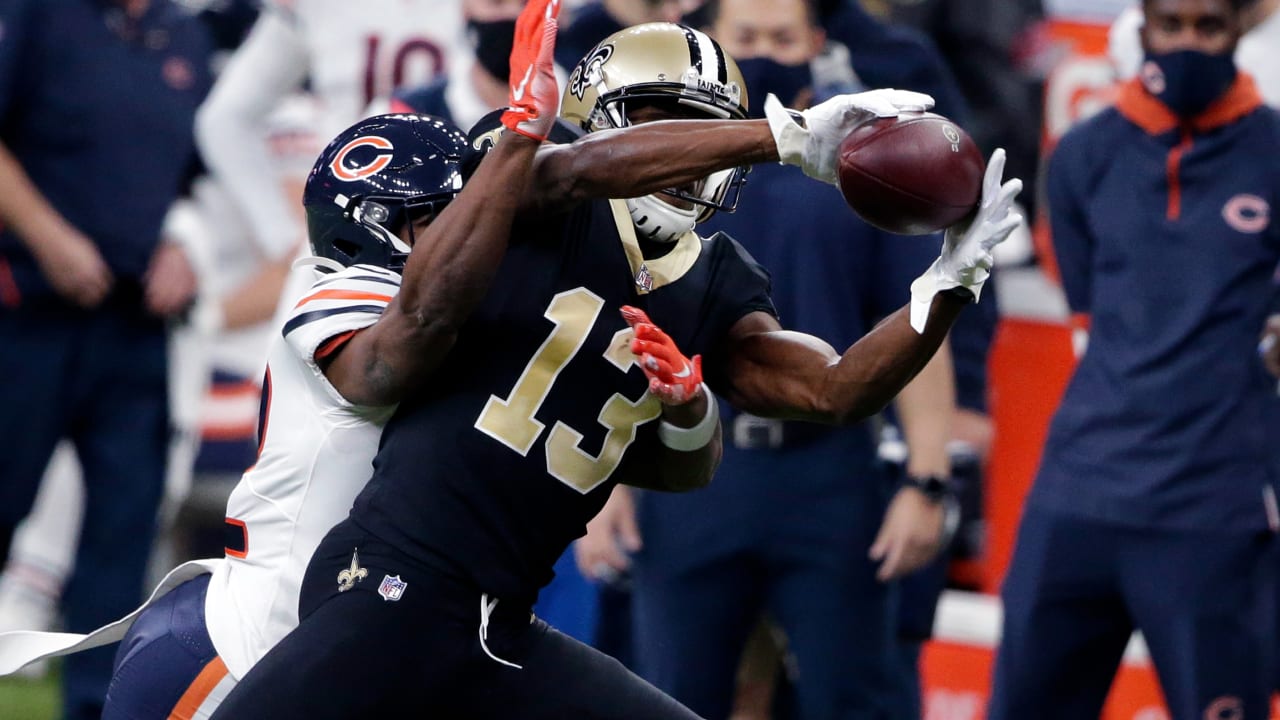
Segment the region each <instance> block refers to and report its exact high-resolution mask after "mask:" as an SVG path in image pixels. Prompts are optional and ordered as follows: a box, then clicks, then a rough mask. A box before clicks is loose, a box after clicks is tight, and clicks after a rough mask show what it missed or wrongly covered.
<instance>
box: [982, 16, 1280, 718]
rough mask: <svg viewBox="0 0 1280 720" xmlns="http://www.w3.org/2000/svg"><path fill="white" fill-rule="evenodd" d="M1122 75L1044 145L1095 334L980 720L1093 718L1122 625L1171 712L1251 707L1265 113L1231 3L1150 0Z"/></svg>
mask: <svg viewBox="0 0 1280 720" xmlns="http://www.w3.org/2000/svg"><path fill="white" fill-rule="evenodd" d="M1143 14H1144V23H1143V28H1142V31H1141V33H1142V47H1143V53H1144V58H1145V59H1144V62H1143V65H1142V69H1141V71H1140V73H1139V75H1138V77H1137V78H1135V79H1133V80H1130V81H1128V82H1126V83H1125V84H1124V85H1122V86H1121V87H1120V89H1119V93H1118V97H1117V101H1116V104H1115V107H1113V108H1110V109H1108V110H1105V111H1103V112H1102V113H1100V114H1098V115H1096V116H1094V117H1093V118H1091V119H1089V120H1087V121H1085V122H1083V123H1082V124H1080V125H1079V126H1077V127H1076V128H1074V129H1072V130H1071V131H1070V132H1068V133H1067V135H1066V136H1064V137H1063V139H1062V140H1061V142H1060V143H1059V144H1058V146H1057V149H1056V150H1055V152H1054V154H1053V156H1052V158H1051V159H1050V164H1049V171H1048V178H1047V183H1048V194H1047V197H1048V204H1049V219H1050V223H1051V228H1052V233H1053V244H1054V247H1055V250H1056V253H1057V256H1058V264H1059V267H1060V270H1061V278H1062V283H1063V287H1064V289H1065V291H1066V296H1067V300H1068V302H1069V304H1070V306H1071V310H1072V312H1073V313H1076V314H1079V315H1083V316H1085V317H1087V318H1088V320H1089V322H1088V327H1089V338H1088V344H1087V348H1086V349H1085V351H1084V354H1083V356H1082V357H1081V358H1080V362H1079V364H1078V366H1077V368H1076V371H1075V375H1074V376H1073V378H1072V380H1071V383H1070V385H1069V386H1068V388H1067V390H1066V394H1065V395H1064V397H1063V400H1062V404H1061V406H1060V407H1059V409H1058V412H1057V414H1056V415H1055V417H1054V420H1053V424H1052V426H1051V428H1050V431H1049V436H1048V440H1047V443H1046V446H1045V450H1044V456H1043V459H1042V461H1041V467H1040V471H1039V474H1038V477H1037V478H1036V481H1035V483H1034V485H1033V487H1032V490H1031V493H1030V495H1029V496H1028V499H1027V506H1026V511H1025V514H1024V516H1023V519H1022V525H1021V528H1020V530H1019V536H1018V542H1017V545H1016V548H1015V551H1014V557H1013V561H1012V565H1011V567H1010V570H1009V574H1008V577H1007V578H1006V580H1005V583H1004V588H1003V591H1002V595H1003V600H1004V620H1003V632H1002V639H1001V643H1000V648H999V652H998V656H997V662H996V670H995V678H994V688H993V691H992V700H991V706H990V717H991V718H992V720H1012V719H1015V718H1016V719H1019V720H1021V719H1022V718H1030V717H1035V718H1046V719H1052V718H1073V719H1074V718H1096V717H1098V714H1099V712H1100V710H1101V708H1102V704H1103V701H1104V698H1105V697H1106V694H1107V690H1108V688H1109V686H1110V684H1111V681H1112V678H1113V676H1114V674H1115V671H1116V668H1117V667H1118V665H1119V663H1120V660H1121V656H1122V654H1123V652H1124V649H1125V646H1126V644H1127V643H1128V641H1129V636H1130V634H1131V633H1132V631H1133V630H1134V629H1135V628H1137V629H1140V630H1141V631H1142V633H1143V637H1144V638H1145V640H1146V644H1147V647H1148V649H1149V650H1150V654H1151V658H1152V661H1153V663H1154V665H1155V669H1156V673H1157V675H1158V676H1159V679H1160V685H1161V687H1162V689H1163V691H1164V697H1165V699H1166V701H1167V702H1168V705H1169V710H1170V712H1171V714H1172V717H1173V718H1174V719H1175V720H1196V719H1199V718H1240V717H1244V718H1263V717H1267V714H1268V699H1269V690H1270V688H1271V685H1272V680H1273V675H1272V668H1273V663H1274V655H1275V650H1276V648H1275V637H1276V635H1275V633H1276V629H1275V625H1276V621H1277V618H1276V615H1277V608H1276V598H1277V591H1276V588H1275V583H1276V574H1277V572H1278V571H1280V568H1277V567H1276V563H1275V555H1274V554H1272V553H1274V545H1275V535H1274V534H1275V531H1276V530H1277V528H1278V527H1280V515H1278V513H1277V507H1276V488H1275V484H1276V482H1277V479H1278V478H1280V443H1277V442H1276V428H1277V427H1280V398H1277V396H1276V386H1275V382H1274V380H1273V379H1271V378H1269V377H1268V376H1267V374H1266V373H1265V371H1264V369H1263V367H1262V365H1261V363H1259V362H1258V354H1257V346H1258V340H1259V332H1260V329H1261V328H1262V327H1263V323H1264V320H1265V318H1266V317H1267V315H1268V313H1270V312H1274V307H1275V306H1274V305H1273V304H1272V302H1273V300H1274V298H1273V293H1274V287H1273V285H1272V278H1273V274H1274V273H1275V271H1276V267H1277V263H1278V262H1280V224H1277V223H1276V222H1275V221H1274V219H1273V218H1274V213H1275V203H1276V201H1277V199H1278V198H1280V174H1278V173H1277V172H1276V169H1277V167H1280V114H1278V113H1277V112H1276V111H1275V110H1273V109H1271V108H1268V107H1267V106H1265V105H1264V104H1263V101H1262V98H1261V96H1260V95H1259V93H1258V90H1257V87H1256V85H1255V83H1254V81H1253V80H1252V78H1250V77H1249V76H1248V75H1246V74H1244V73H1241V72H1239V71H1238V70H1237V67H1236V64H1235V62H1234V61H1233V55H1234V52H1235V50H1236V45H1237V41H1238V40H1239V38H1240V33H1241V27H1242V26H1241V19H1242V15H1241V3H1240V2H1239V1H1238V0H1145V2H1144V4H1143Z"/></svg>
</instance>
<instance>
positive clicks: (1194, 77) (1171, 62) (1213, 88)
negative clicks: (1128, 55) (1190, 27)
mask: <svg viewBox="0 0 1280 720" xmlns="http://www.w3.org/2000/svg"><path fill="white" fill-rule="evenodd" d="M1141 78H1142V84H1143V86H1144V87H1146V88H1147V92H1149V93H1151V94H1152V95H1155V96H1156V97H1157V98H1159V99H1160V102H1162V103H1164V105H1165V107H1167V108H1169V109H1170V110H1172V111H1173V113H1174V114H1175V115H1177V116H1178V117H1182V118H1190V117H1194V116H1196V115H1199V114H1200V113H1201V112H1204V110H1205V108H1208V107H1209V106H1210V105H1212V104H1213V101H1215V100H1217V99H1218V98H1220V97H1222V95H1223V94H1224V93H1226V92H1227V90H1228V89H1229V88H1230V87H1231V84H1232V83H1233V82H1235V79H1236V63H1235V59H1234V57H1232V54H1231V53H1223V54H1221V55H1210V54H1209V53H1204V52H1200V51H1199V50H1176V51H1174V52H1168V53H1158V54H1157V53H1152V52H1148V53H1147V61H1146V63H1144V64H1143V66H1142V73H1141Z"/></svg>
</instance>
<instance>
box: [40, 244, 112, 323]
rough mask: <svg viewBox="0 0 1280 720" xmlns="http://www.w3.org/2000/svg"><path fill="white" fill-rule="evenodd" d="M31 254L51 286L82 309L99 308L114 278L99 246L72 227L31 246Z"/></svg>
mask: <svg viewBox="0 0 1280 720" xmlns="http://www.w3.org/2000/svg"><path fill="white" fill-rule="evenodd" d="M31 250H32V255H33V256H34V257H35V260H36V263H37V264H39V265H40V272H41V273H42V274H43V275H44V278H45V280H47V281H48V282H49V285H51V286H52V287H53V289H54V290H55V291H56V292H57V293H58V294H59V295H61V296H62V297H63V298H65V299H67V300H70V301H71V302H73V303H75V304H76V305H79V306H80V307H83V308H93V307H97V306H98V303H100V302H102V299H103V298H105V297H106V296H107V293H108V292H110V291H111V285H112V284H113V283H114V282H115V278H114V277H112V275H111V268H109V267H107V261H106V260H104V259H103V258H102V253H100V252H98V246H96V245H94V244H93V241H92V240H90V239H89V238H87V237H85V236H84V235H82V234H81V233H80V232H79V231H77V230H75V229H74V228H72V227H71V226H69V225H68V226H65V227H63V228H61V229H60V230H59V231H58V232H56V233H52V234H49V235H45V236H44V237H42V238H40V239H39V240H38V241H36V242H33V243H31Z"/></svg>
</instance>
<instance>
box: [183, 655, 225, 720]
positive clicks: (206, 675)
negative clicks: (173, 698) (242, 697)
mask: <svg viewBox="0 0 1280 720" xmlns="http://www.w3.org/2000/svg"><path fill="white" fill-rule="evenodd" d="M226 676H227V666H226V664H225V663H223V662H222V658H220V657H215V658H214V659H212V660H210V661H209V664H208V665H205V666H204V669H203V670H201V671H200V674H199V675H197V676H196V679H195V680H193V681H191V685H189V686H188V687H187V691H186V692H185V693H183V694H182V697H180V698H178V704H177V705H174V706H173V710H172V711H171V712H170V713H169V720H191V718H193V717H195V713H196V711H197V710H199V709H200V704H201V703H203V702H204V701H205V698H207V697H209V693H211V692H213V689H214V688H215V687H217V686H218V683H220V682H222V678H224V677H226Z"/></svg>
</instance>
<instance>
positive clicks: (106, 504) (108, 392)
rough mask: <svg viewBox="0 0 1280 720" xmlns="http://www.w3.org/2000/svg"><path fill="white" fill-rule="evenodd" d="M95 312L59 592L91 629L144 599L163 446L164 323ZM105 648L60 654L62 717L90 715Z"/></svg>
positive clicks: (97, 700)
mask: <svg viewBox="0 0 1280 720" xmlns="http://www.w3.org/2000/svg"><path fill="white" fill-rule="evenodd" d="M158 323H159V321H158V320H157V321H156V324H155V325H151V324H150V323H148V322H144V321H141V320H139V319H136V318H130V317H129V316H128V315H125V314H123V313H115V312H113V311H110V310H104V311H103V312H101V313H99V314H98V315H97V316H96V317H95V320H94V323H93V324H92V326H91V327H90V328H89V330H88V331H87V333H86V336H85V338H84V341H85V347H87V348H92V354H93V357H92V359H91V360H88V361H87V362H86V363H85V364H84V367H83V368H82V370H81V373H80V378H79V380H78V382H77V389H76V394H77V398H76V410H77V415H76V421H75V425H74V427H73V428H72V436H71V437H72V440H73V441H74V442H75V445H76V450H77V452H78V453H79V456H80V464H81V466H82V468H83V472H84V479H85V513H84V522H83V526H82V529H81V533H80V543H79V546H78V548H77V551H76V563H75V568H74V570H73V571H72V573H71V577H70V578H69V580H68V582H67V588H66V591H65V593H64V595H63V609H64V612H65V617H66V621H67V629H68V630H70V631H72V632H89V631H91V630H93V629H95V628H97V627H100V626H102V625H105V624H106V623H108V622H111V621H114V620H115V619H117V618H119V617H122V616H124V615H126V614H128V613H129V612H131V611H132V610H133V609H134V608H136V607H137V606H138V604H139V603H140V602H141V601H142V599H143V590H144V587H143V586H144V584H145V576H146V568H147V560H148V558H149V557H150V555H151V546H152V542H153V540H154V539H155V530H156V511H157V508H158V507H159V504H160V498H161V494H162V492H163V488H164V472H165V469H164V466H165V458H166V457H167V454H168V448H169V424H168V417H169V414H168V406H167V397H168V395H167V392H166V356H165V338H164V333H163V328H162V326H160V325H159V324H158ZM111 664H112V651H111V649H110V648H101V649H95V650H89V651H85V652H82V653H76V654H74V655H71V656H69V657H68V658H67V660H66V664H65V665H64V666H63V667H64V672H63V697H64V702H65V704H66V717H67V718H68V720H76V719H78V718H82V717H83V718H89V717H93V718H96V717H98V714H99V713H100V712H101V710H102V702H103V698H104V697H105V696H106V691H107V685H108V683H109V682H110V680H111Z"/></svg>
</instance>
